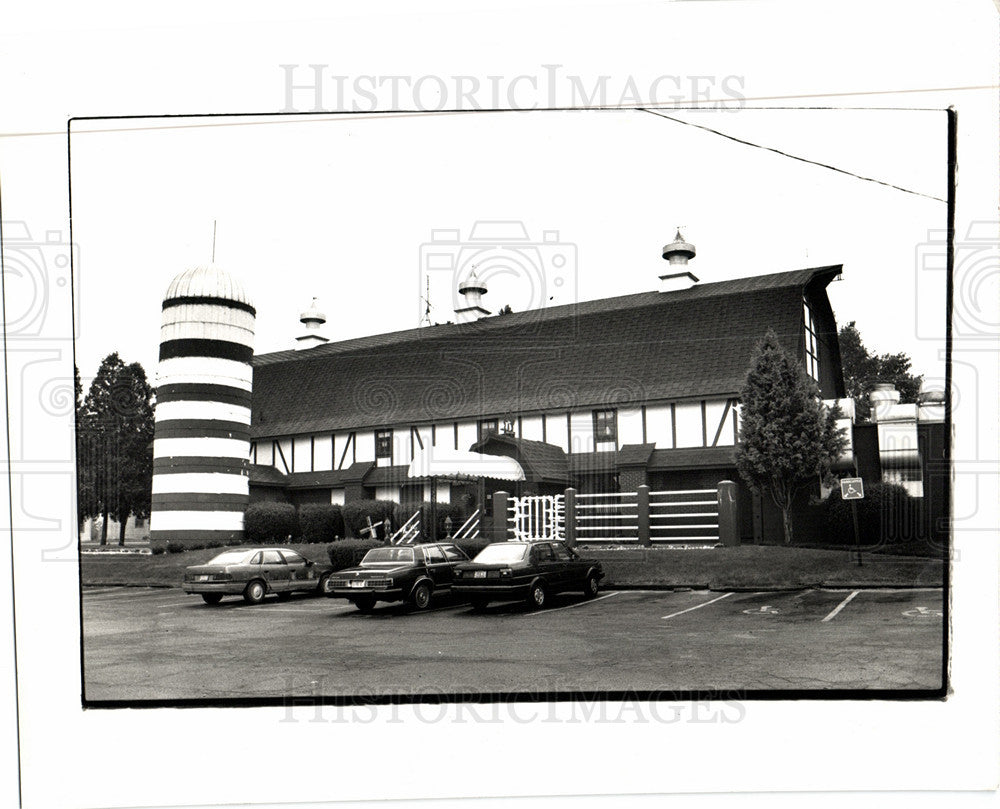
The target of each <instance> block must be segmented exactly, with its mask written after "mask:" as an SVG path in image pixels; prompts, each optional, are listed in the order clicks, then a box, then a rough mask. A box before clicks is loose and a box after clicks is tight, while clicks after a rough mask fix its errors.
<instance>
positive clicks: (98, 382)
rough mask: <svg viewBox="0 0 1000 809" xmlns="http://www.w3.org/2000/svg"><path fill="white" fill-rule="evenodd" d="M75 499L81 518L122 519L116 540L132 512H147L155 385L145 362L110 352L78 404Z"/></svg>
mask: <svg viewBox="0 0 1000 809" xmlns="http://www.w3.org/2000/svg"><path fill="white" fill-rule="evenodd" d="M77 469H78V478H77V501H78V510H79V512H80V515H81V516H82V517H84V518H85V517H88V516H98V515H99V516H101V517H102V525H101V544H102V545H105V544H107V540H108V520H109V519H113V520H116V521H118V523H119V534H118V544H119V545H124V544H125V524H126V522H127V521H128V518H129V517H130V516H132V515H135V516H136V517H148V516H149V512H150V505H151V502H150V501H151V497H152V479H153V389H152V388H151V387H150V385H149V382H148V381H147V380H146V372H145V371H144V370H143V368H142V366H141V365H140V364H139V363H137V362H133V363H131V364H130V365H126V364H125V362H124V361H123V360H122V359H121V358H120V357H119V356H118V353H117V352H115V353H113V354H109V355H108V356H107V357H105V358H104V360H103V361H102V362H101V367H100V368H99V369H98V371H97V375H96V376H95V377H94V381H93V382H92V383H91V385H90V390H89V391H88V392H87V396H86V398H84V400H83V403H82V404H81V405H80V406H79V407H78V409H77Z"/></svg>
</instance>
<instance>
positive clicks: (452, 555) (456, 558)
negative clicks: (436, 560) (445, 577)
mask: <svg viewBox="0 0 1000 809" xmlns="http://www.w3.org/2000/svg"><path fill="white" fill-rule="evenodd" d="M442 550H443V551H444V555H445V556H446V557H447V558H448V561H449V562H468V561H469V557H468V556H466V555H465V553H464V552H463V551H462V550H461V549H460V548H456V547H455V546H454V545H443V546H442Z"/></svg>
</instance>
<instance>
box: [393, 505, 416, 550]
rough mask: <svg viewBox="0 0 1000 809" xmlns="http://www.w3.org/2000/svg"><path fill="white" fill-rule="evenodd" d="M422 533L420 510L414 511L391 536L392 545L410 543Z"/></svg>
mask: <svg viewBox="0 0 1000 809" xmlns="http://www.w3.org/2000/svg"><path fill="white" fill-rule="evenodd" d="M419 533H420V510H419V509H418V510H417V511H414V512H413V516H411V517H410V519H408V520H407V521H406V522H404V523H403V524H402V525H401V526H399V528H398V529H397V530H396V533H395V534H393V535H392V536H391V537H389V544H390V545H409V544H410V543H411V542H412V541H413V540H414V539H415V538H416V536H417V534H419Z"/></svg>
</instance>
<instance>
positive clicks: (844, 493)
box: [840, 478, 865, 500]
mask: <svg viewBox="0 0 1000 809" xmlns="http://www.w3.org/2000/svg"><path fill="white" fill-rule="evenodd" d="M840 499H841V500H864V499H865V485H864V483H862V482H861V478H841V479H840Z"/></svg>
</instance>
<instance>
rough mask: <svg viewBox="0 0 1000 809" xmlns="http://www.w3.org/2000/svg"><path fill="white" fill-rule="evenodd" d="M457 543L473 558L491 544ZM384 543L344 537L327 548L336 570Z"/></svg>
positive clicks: (361, 557)
mask: <svg viewBox="0 0 1000 809" xmlns="http://www.w3.org/2000/svg"><path fill="white" fill-rule="evenodd" d="M455 544H456V545H457V546H458V547H459V548H461V549H462V550H463V551H465V553H466V555H467V556H468V557H469V558H470V559H472V558H473V557H474V556H475V555H476V554H477V553H479V552H480V551H481V550H482V549H483V548H485V547H486V546H487V545H489V544H490V543H489V540H486V539H468V540H462V541H458V542H455ZM381 547H382V543H381V542H378V541H374V540H368V539H343V540H341V541H339V542H332V543H330V545H329V546H328V547H327V549H326V553H327V555H328V556H329V557H330V564H331V565H332V566H333V569H334V570H343V569H344V568H348V567H354V566H355V565H357V564H358V563H359V562H361V560H362V559H363V558H364V555H365V554H366V553H368V551H370V550H371V549H372V548H381Z"/></svg>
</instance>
